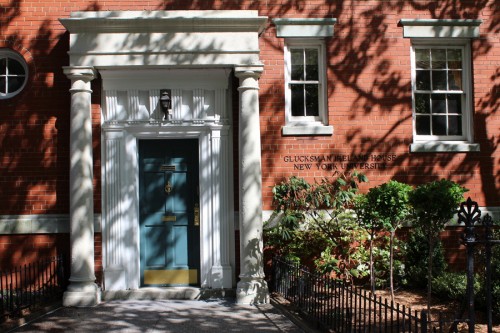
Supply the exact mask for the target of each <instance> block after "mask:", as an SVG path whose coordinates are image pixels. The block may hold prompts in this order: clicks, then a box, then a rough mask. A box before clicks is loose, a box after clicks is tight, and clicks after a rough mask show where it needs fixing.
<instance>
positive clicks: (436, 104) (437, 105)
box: [431, 94, 446, 113]
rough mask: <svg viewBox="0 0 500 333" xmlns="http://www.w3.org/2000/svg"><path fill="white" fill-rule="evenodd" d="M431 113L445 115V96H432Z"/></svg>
mask: <svg viewBox="0 0 500 333" xmlns="http://www.w3.org/2000/svg"><path fill="white" fill-rule="evenodd" d="M431 98H432V113H446V95H445V94H432V97H431Z"/></svg>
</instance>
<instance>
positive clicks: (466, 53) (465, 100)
mask: <svg viewBox="0 0 500 333" xmlns="http://www.w3.org/2000/svg"><path fill="white" fill-rule="evenodd" d="M417 49H431V50H436V49H459V50H461V52H462V90H460V91H458V90H456V91H454V90H449V89H447V90H437V89H435V90H427V91H417V87H416V73H417V66H416V60H415V51H416V50H417ZM411 51H412V52H411V68H412V70H411V79H412V109H413V137H414V141H470V139H471V136H470V133H471V130H472V128H471V126H470V125H471V121H472V118H471V116H470V115H471V109H472V105H471V98H470V96H471V81H472V77H471V74H470V60H471V58H470V46H469V45H468V43H467V44H463V43H456V42H450V43H446V44H443V43H442V42H441V41H440V42H439V43H429V42H424V43H419V42H416V41H415V42H413V43H412V50H411ZM417 92H420V93H429V94H436V93H443V94H446V93H450V92H451V93H456V94H457V95H461V96H462V101H461V105H462V123H461V127H462V128H461V129H462V135H460V136H459V135H419V134H417V130H416V108H415V94H416V93H417Z"/></svg>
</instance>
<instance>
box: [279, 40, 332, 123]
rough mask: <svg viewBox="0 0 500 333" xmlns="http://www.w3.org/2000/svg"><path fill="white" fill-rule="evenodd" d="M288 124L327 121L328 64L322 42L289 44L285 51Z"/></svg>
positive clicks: (295, 42)
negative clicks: (326, 85) (324, 61)
mask: <svg viewBox="0 0 500 333" xmlns="http://www.w3.org/2000/svg"><path fill="white" fill-rule="evenodd" d="M285 54H286V55H285V65H286V72H285V87H286V91H285V101H286V118H287V123H296V124H303V125H307V124H309V123H319V124H322V123H323V121H324V109H325V105H324V104H325V103H324V88H325V82H324V73H323V72H324V64H323V61H322V60H323V59H324V56H323V45H322V44H321V42H319V41H318V42H316V43H314V42H310V41H309V42H297V41H294V42H289V43H287V45H286V49H285Z"/></svg>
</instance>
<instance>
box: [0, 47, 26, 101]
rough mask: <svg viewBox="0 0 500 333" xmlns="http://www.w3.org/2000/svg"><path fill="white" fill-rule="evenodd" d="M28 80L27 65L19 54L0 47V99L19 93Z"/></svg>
mask: <svg viewBox="0 0 500 333" xmlns="http://www.w3.org/2000/svg"><path fill="white" fill-rule="evenodd" d="M27 81H28V65H27V64H26V61H25V60H24V58H23V57H21V55H19V54H18V53H15V52H13V51H10V50H2V49H0V99H7V98H10V97H14V96H15V95H17V94H19V93H20V92H21V91H22V90H23V88H24V86H25V85H26V82H27Z"/></svg>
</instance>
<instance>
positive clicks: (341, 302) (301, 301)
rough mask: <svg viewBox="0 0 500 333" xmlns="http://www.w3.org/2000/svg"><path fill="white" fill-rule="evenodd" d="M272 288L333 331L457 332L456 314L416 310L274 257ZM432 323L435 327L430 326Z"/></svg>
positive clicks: (315, 322)
mask: <svg viewBox="0 0 500 333" xmlns="http://www.w3.org/2000/svg"><path fill="white" fill-rule="evenodd" d="M272 274H273V275H272V279H273V281H272V284H271V285H272V289H273V291H274V292H276V293H278V294H280V295H282V296H283V297H284V298H286V299H287V300H289V301H290V302H292V303H293V304H294V305H295V306H296V307H297V308H298V310H299V311H300V312H301V313H302V315H304V316H305V317H306V318H307V319H308V321H309V322H311V323H312V324H315V325H316V326H318V327H319V328H321V329H322V330H325V331H333V332H349V333H357V332H360V333H361V332H363V333H364V332H371V333H379V332H380V333H381V332H384V333H389V332H394V333H395V332H398V333H399V332H415V333H426V332H457V329H456V325H453V323H454V321H455V320H454V318H455V314H448V315H446V314H445V313H439V314H437V315H436V316H435V318H436V321H432V322H431V321H430V319H429V317H428V315H427V313H426V311H413V310H412V309H411V308H408V307H406V306H404V305H400V304H398V303H395V302H392V301H388V300H387V299H383V298H381V297H377V296H375V295H373V294H372V293H371V292H369V291H367V290H365V289H361V288H359V287H355V286H353V285H351V284H348V283H345V282H343V281H339V280H336V279H332V278H330V277H325V276H320V275H318V274H314V273H311V272H309V271H308V270H307V268H305V267H301V266H300V265H298V264H296V263H294V262H291V261H288V260H286V259H283V258H280V257H275V258H274V259H273V273H272ZM431 327H432V329H431Z"/></svg>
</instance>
